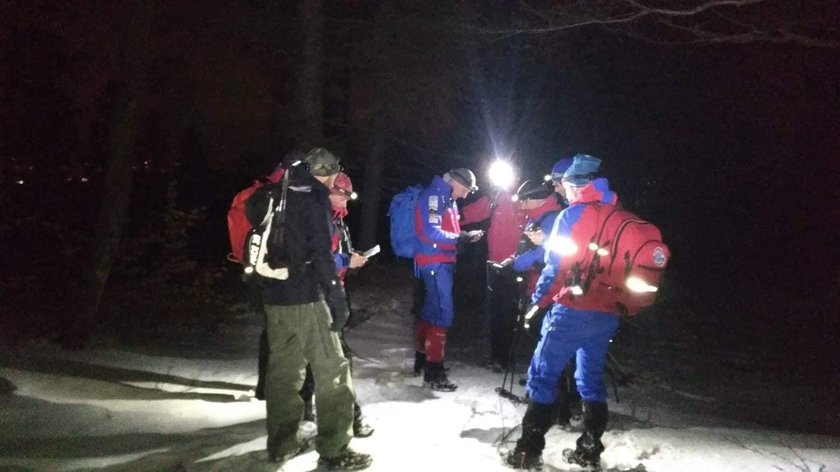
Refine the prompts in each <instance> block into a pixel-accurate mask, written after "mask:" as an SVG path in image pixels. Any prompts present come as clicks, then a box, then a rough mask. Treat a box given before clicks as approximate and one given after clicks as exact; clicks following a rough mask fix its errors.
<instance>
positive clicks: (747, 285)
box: [0, 0, 840, 375]
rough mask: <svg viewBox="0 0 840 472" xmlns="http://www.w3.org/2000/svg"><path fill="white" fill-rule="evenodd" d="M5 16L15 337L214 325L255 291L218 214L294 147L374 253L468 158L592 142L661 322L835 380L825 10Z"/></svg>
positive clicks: (838, 148)
mask: <svg viewBox="0 0 840 472" xmlns="http://www.w3.org/2000/svg"><path fill="white" fill-rule="evenodd" d="M716 3H728V4H730V5H729V6H726V5H720V6H715V4H716ZM0 18H2V19H0V23H1V24H2V29H0V101H1V102H0V103H1V104H0V106H1V107H2V109H0V212H2V217H0V218H1V219H0V244H2V246H1V247H2V249H3V258H2V259H3V262H2V265H0V275H1V276H2V281H0V289H1V290H2V292H0V332H2V333H3V336H2V337H3V339H4V341H6V342H20V341H21V340H26V339H58V340H61V341H62V342H64V343H65V344H66V345H68V346H71V347H80V346H84V345H85V344H86V343H87V341H88V340H89V338H90V335H91V333H95V332H108V331H119V330H121V329H122V330H123V331H127V330H129V329H128V328H126V326H130V327H131V328H130V329H131V330H135V329H136V327H137V326H138V325H149V326H152V327H157V328H161V327H167V326H174V325H187V326H192V325H195V326H196V327H198V328H201V329H216V327H218V326H219V324H222V323H224V322H225V321H226V320H227V319H230V317H233V316H235V311H236V309H235V307H236V306H238V305H237V304H236V302H237V301H239V302H241V301H242V298H243V297H242V286H241V284H240V283H239V279H238V272H237V266H236V265H234V264H232V263H229V262H227V261H226V260H225V256H226V254H227V252H228V250H229V249H228V242H227V232H226V222H225V213H226V211H227V208H228V206H229V204H230V201H231V199H232V197H233V195H234V194H235V193H236V192H237V191H238V190H240V189H242V188H244V187H246V186H247V185H249V184H250V182H251V181H252V180H253V179H255V178H257V177H259V176H262V175H265V174H267V173H269V172H270V171H271V170H272V168H273V167H274V165H275V164H276V163H277V162H278V161H279V159H280V158H281V156H282V155H283V154H285V153H286V152H288V151H291V150H295V149H299V150H307V149H309V148H311V147H313V146H316V145H317V146H323V147H326V148H328V149H330V150H331V151H333V152H334V153H335V154H337V155H339V156H340V157H341V159H342V164H343V165H344V167H345V171H346V172H347V173H348V174H349V175H350V176H351V177H352V178H353V181H354V184H355V186H356V188H357V190H359V192H360V194H361V195H362V199H361V201H360V202H359V203H357V204H355V206H353V207H352V208H351V215H350V225H351V227H352V229H353V233H354V236H355V238H356V243H357V246H359V247H365V248H366V247H369V246H372V245H373V244H375V243H377V242H378V243H380V244H382V245H383V247H386V246H387V231H388V227H387V217H386V216H385V214H386V211H387V205H388V203H389V201H390V198H391V196H393V194H394V193H396V192H398V191H400V190H401V189H402V188H404V187H405V186H407V185H410V184H414V183H418V182H421V183H426V182H428V181H429V179H430V178H431V177H432V176H433V175H435V174H440V173H442V172H445V171H446V170H447V169H449V168H451V167H455V166H467V167H469V168H471V169H473V170H474V171H475V172H476V173H477V174H478V175H479V179H480V182H479V183H480V185H481V186H482V187H483V188H485V189H487V188H488V186H489V184H488V183H487V182H484V181H483V179H484V174H485V171H486V168H487V166H488V164H489V163H490V162H491V160H492V159H493V158H494V157H496V156H503V157H507V158H510V159H511V160H512V161H513V162H514V163H515V164H516V165H517V167H518V169H519V172H520V174H521V176H522V178H539V177H541V176H542V174H544V173H546V172H547V171H548V170H549V169H550V166H551V165H552V163H553V162H554V161H556V160H557V159H559V158H561V157H568V156H570V155H573V154H575V153H577V152H585V153H589V154H594V155H596V156H599V157H601V158H602V159H603V160H604V165H603V166H602V169H603V171H604V174H605V176H607V177H608V178H609V179H610V181H611V183H612V185H613V186H614V188H615V189H616V190H617V191H618V193H619V195H620V196H621V198H622V200H623V201H624V202H625V204H626V205H627V206H628V207H629V208H631V209H633V210H634V211H636V212H637V213H639V214H640V215H642V216H644V217H646V218H648V219H650V220H651V221H654V222H655V223H657V224H658V225H659V226H660V227H661V228H662V230H663V233H664V237H665V238H666V241H667V242H668V243H669V245H670V246H671V248H672V251H673V254H674V258H673V261H672V265H671V266H670V267H669V270H668V274H667V279H668V280H667V286H666V287H664V288H663V292H662V298H661V302H660V304H659V306H657V307H656V309H655V311H656V313H657V315H656V316H655V317H654V318H653V319H655V320H657V324H658V326H657V327H655V329H660V330H662V332H663V333H664V334H663V335H666V336H673V335H675V333H680V334H681V335H685V334H686V333H690V334H691V336H689V338H690V339H693V341H692V342H694V343H695V345H696V347H697V348H698V349H702V348H704V347H706V348H709V349H712V348H718V347H725V348H727V349H733V350H734V351H746V350H749V351H755V352H759V353H761V354H762V355H766V356H775V357H777V358H779V357H781V358H783V359H784V363H786V365H788V366H794V367H798V368H801V367H803V366H804V367H808V369H806V370H807V371H812V370H813V369H812V368H816V369H823V368H825V367H830V368H832V369H835V370H833V371H832V372H833V373H834V374H835V375H840V372H838V370H837V359H838V354H840V350H838V339H840V337H838V334H840V333H838V319H840V237H838V234H840V232H839V231H838V227H840V224H838V221H840V178H838V177H840V42H838V40H837V38H838V27H840V9H838V6H837V5H836V2H785V1H770V0H766V1H743V2H737V1H736V2H714V1H709V2H699V1H689V0H684V1H680V2H665V3H663V2H659V3H658V4H656V2H651V3H649V4H646V5H641V4H639V3H637V2H630V1H621V2H597V1H596V2H589V3H587V2H582V3H576V2H530V3H526V2H504V1H489V2H485V1H482V2H469V1H465V2H453V3H451V4H447V3H446V2H425V1H419V2H418V1H382V2H362V1H344V2H323V1H321V0H318V1H316V0H301V1H297V2H295V1H288V0H279V1H269V0H262V1H260V0H250V1H249V0H239V1H206V2H154V1H151V2H110V1H99V2H92V1H91V2H89V1H78V2H46V1H16V0H10V1H6V2H3V5H2V6H0ZM469 251H472V252H473V253H474V254H472V255H471V254H469V253H468V254H466V255H465V261H466V262H465V264H464V268H468V267H470V262H469V261H471V260H480V255H481V249H480V248H478V249H476V248H473V249H471V250H469ZM376 263H378V264H382V265H389V264H396V263H397V261H396V260H395V259H394V258H393V257H392V256H390V255H389V254H384V255H383V256H382V257H379V258H378V260H376ZM476 267H478V266H477V265H476ZM464 270H466V269H463V270H462V273H463V271H464ZM462 292H463V293H480V287H479V289H478V290H477V289H476V287H463V290H462ZM474 301H475V300H467V301H463V300H462V306H468V305H470V304H471V303H472V302H474ZM472 306H475V303H472ZM406 309H408V307H406ZM479 311H480V310H474V313H475V315H474V316H476V317H480V316H481V315H480V314H478V312H479ZM465 316H466V315H465ZM662 325H665V326H666V327H667V329H663V326H662ZM734 351H733V352H734ZM774 365H775V364H774Z"/></svg>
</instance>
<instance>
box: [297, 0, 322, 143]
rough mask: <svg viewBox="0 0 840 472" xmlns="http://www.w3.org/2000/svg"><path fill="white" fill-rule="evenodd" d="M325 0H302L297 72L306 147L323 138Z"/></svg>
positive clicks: (302, 139)
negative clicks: (300, 58) (300, 43)
mask: <svg viewBox="0 0 840 472" xmlns="http://www.w3.org/2000/svg"><path fill="white" fill-rule="evenodd" d="M323 9H324V0H301V4H300V20H301V30H302V35H303V47H302V56H303V57H302V61H301V63H300V64H299V66H298V73H297V87H296V89H297V99H298V111H299V114H300V115H299V126H300V130H299V133H298V138H297V139H296V141H297V143H296V144H297V145H298V147H299V148H300V149H302V150H304V151H306V150H309V149H310V148H312V147H315V146H321V145H323V142H324V122H323V111H324V105H323V102H324V90H323V71H322V63H323V60H324V44H323V43H324V12H323Z"/></svg>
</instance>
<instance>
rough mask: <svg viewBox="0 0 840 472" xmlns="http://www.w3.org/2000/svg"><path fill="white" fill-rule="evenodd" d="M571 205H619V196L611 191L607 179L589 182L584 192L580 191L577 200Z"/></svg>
mask: <svg viewBox="0 0 840 472" xmlns="http://www.w3.org/2000/svg"><path fill="white" fill-rule="evenodd" d="M570 203H571V204H572V205H578V204H582V203H604V204H607V205H616V204H618V195H616V193H615V192H613V191H612V190H610V183H609V182H608V181H607V179H604V178H599V179H595V180H593V181H592V182H589V184H587V185H586V187H583V190H581V191H580V194H579V195H578V197H577V199H575V200H574V201H573V202H570Z"/></svg>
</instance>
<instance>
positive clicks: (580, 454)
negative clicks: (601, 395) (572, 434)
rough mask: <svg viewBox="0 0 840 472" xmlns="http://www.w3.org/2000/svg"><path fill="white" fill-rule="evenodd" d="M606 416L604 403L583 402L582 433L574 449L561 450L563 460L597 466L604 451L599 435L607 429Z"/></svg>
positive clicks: (607, 414)
mask: <svg viewBox="0 0 840 472" xmlns="http://www.w3.org/2000/svg"><path fill="white" fill-rule="evenodd" d="M608 416H609V413H608V412H607V404H606V403H599V402H587V401H585V402H583V428H584V429H583V434H581V436H580V437H579V438H578V440H577V447H576V448H575V449H564V450H563V460H565V461H566V462H568V463H569V464H577V465H579V466H582V467H598V466H599V465H600V464H601V453H602V452H604V444H603V443H601V436H603V434H604V431H605V430H606V429H607V418H608Z"/></svg>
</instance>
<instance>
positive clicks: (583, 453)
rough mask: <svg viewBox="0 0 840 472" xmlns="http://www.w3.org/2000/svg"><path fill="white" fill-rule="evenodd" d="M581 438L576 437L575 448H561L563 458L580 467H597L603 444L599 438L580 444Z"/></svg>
mask: <svg viewBox="0 0 840 472" xmlns="http://www.w3.org/2000/svg"><path fill="white" fill-rule="evenodd" d="M581 439H583V437H581ZM581 439H578V445H577V447H576V448H575V449H563V460H564V461H566V462H567V463H569V464H577V465H579V466H581V467H599V466H600V465H601V453H602V452H604V445H603V444H601V441H600V440H598V439H595V440H594V442H592V443H590V444H587V445H583V446H582V445H581Z"/></svg>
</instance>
